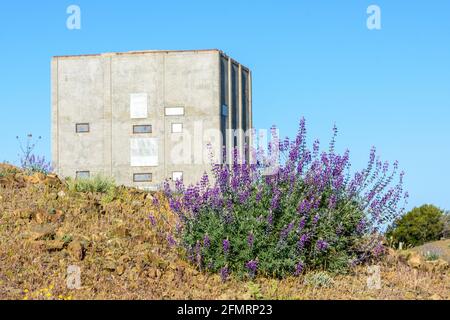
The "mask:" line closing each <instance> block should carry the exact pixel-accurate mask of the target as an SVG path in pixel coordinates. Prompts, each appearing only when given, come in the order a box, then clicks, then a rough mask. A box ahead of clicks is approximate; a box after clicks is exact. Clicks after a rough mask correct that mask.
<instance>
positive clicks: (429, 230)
mask: <svg viewBox="0 0 450 320" xmlns="http://www.w3.org/2000/svg"><path fill="white" fill-rule="evenodd" d="M443 215H444V213H443V211H442V210H441V209H439V208H437V207H435V206H433V205H429V204H426V205H423V206H421V207H419V208H414V209H413V210H411V211H410V212H408V213H407V214H405V215H404V216H402V217H400V218H399V219H397V220H396V221H394V223H393V224H392V225H391V226H390V227H389V228H388V230H387V232H386V237H387V238H388V239H390V241H391V243H392V245H394V246H398V244H399V243H400V242H402V243H404V244H405V245H406V246H419V245H422V244H424V243H426V242H430V241H436V240H439V239H440V238H441V236H442V234H443V231H444V223H443V220H442V217H443Z"/></svg>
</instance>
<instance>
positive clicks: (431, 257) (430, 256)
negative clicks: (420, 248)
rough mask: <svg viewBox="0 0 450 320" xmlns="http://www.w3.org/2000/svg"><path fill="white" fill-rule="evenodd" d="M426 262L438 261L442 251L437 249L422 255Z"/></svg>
mask: <svg viewBox="0 0 450 320" xmlns="http://www.w3.org/2000/svg"><path fill="white" fill-rule="evenodd" d="M423 256H424V258H425V260H426V261H436V260H439V259H440V258H441V256H442V250H440V249H439V248H436V249H430V250H428V251H426V252H425V253H424V254H423Z"/></svg>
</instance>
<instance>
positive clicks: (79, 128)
mask: <svg viewBox="0 0 450 320" xmlns="http://www.w3.org/2000/svg"><path fill="white" fill-rule="evenodd" d="M75 131H76V133H88V132H89V123H77V124H76V125H75Z"/></svg>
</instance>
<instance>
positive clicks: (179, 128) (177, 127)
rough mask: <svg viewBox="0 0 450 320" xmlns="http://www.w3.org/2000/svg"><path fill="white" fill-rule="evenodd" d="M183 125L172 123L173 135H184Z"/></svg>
mask: <svg viewBox="0 0 450 320" xmlns="http://www.w3.org/2000/svg"><path fill="white" fill-rule="evenodd" d="M182 132H183V124H182V123H172V133H182Z"/></svg>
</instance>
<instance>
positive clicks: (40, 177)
mask: <svg viewBox="0 0 450 320" xmlns="http://www.w3.org/2000/svg"><path fill="white" fill-rule="evenodd" d="M45 178H46V177H45V174H43V173H40V172H36V173H35V174H33V175H32V176H31V177H29V178H28V182H29V183H31V184H38V183H41V182H42V181H44V180H45Z"/></svg>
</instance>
